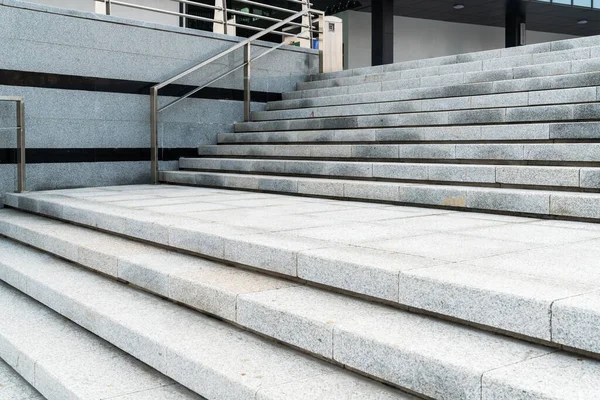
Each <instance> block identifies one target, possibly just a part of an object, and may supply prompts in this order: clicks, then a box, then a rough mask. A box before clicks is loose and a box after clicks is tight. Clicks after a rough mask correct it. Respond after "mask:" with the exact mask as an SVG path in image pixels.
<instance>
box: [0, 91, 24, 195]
mask: <svg viewBox="0 0 600 400" xmlns="http://www.w3.org/2000/svg"><path fill="white" fill-rule="evenodd" d="M0 101H6V102H14V103H16V106H17V111H16V116H17V121H16V122H17V126H15V127H7V128H1V130H3V131H4V130H16V131H17V192H19V193H22V192H24V191H25V190H26V185H25V172H26V171H25V164H26V160H25V99H24V98H23V97H0Z"/></svg>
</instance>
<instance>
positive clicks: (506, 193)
mask: <svg viewBox="0 0 600 400" xmlns="http://www.w3.org/2000/svg"><path fill="white" fill-rule="evenodd" d="M160 180H161V182H165V183H172V184H179V185H196V186H203V187H215V188H229V189H241V190H254V191H261V192H268V193H285V194H294V195H302V196H319V197H326V198H335V199H346V200H359V201H376V202H389V203H394V204H405V205H416V206H426V207H431V206H433V207H445V208H451V209H459V210H476V211H483V212H494V213H514V214H518V215H535V216H542V217H559V218H568V219H571V218H573V219H585V220H587V219H590V220H598V219H600V194H598V193H582V192H564V191H548V190H529V189H509V188H494V187H491V188H490V187H474V186H455V185H427V184H418V183H404V182H372V181H357V180H344V179H333V178H328V179H323V178H305V177H291V176H275V175H259V174H252V175H250V174H234V173H220V172H195V171H163V172H161V174H160Z"/></svg>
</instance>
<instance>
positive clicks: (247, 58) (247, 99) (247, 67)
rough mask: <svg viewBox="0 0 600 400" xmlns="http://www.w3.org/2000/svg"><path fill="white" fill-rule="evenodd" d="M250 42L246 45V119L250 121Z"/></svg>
mask: <svg viewBox="0 0 600 400" xmlns="http://www.w3.org/2000/svg"><path fill="white" fill-rule="evenodd" d="M250 50H251V48H250V43H248V44H247V45H246V46H245V47H244V63H245V64H244V121H245V122H248V121H250V60H251V56H252V55H251V51H250Z"/></svg>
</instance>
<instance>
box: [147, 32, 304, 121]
mask: <svg viewBox="0 0 600 400" xmlns="http://www.w3.org/2000/svg"><path fill="white" fill-rule="evenodd" d="M303 33H305V32H300V33H298V34H296V35H294V36H292V37H290V38H289V39H288V40H286V41H283V42H281V43H279V44H277V46H274V47H271V48H270V49H268V50H266V51H263V52H262V53H260V54H259V55H257V56H256V57H254V58H253V59H252V60H250V61H249V62H250V63H252V62H254V61H256V60H258V59H259V58H261V57H263V56H265V55H267V54H269V53H270V52H272V51H274V50H277V49H278V48H280V47H281V46H283V45H284V44H286V43H287V42H289V41H290V40H291V39H296V38H298V37H299V36H300V35H301V34H303ZM301 39H306V40H308V38H301ZM246 64H248V62H244V63H242V65H239V66H237V67H235V68H233V69H231V70H229V71H227V72H225V73H223V74H221V75H219V76H218V77H216V78H214V79H213V80H211V81H210V82H208V83H205V84H204V85H202V86H198V87H197V88H195V89H193V90H191V91H189V92H188V93H186V94H184V95H183V96H181V97H180V98H178V99H177V100H173V101H172V102H170V103H168V104H166V105H164V106H163V107H161V108H159V109H158V111H159V112H161V111H164V110H166V109H167V108H170V107H171V106H174V105H175V104H177V103H179V102H180V101H182V100H185V99H187V98H188V97H190V96H193V95H194V94H195V93H197V92H199V91H200V90H202V89H204V88H205V87H207V86H209V85H212V84H213V83H215V82H216V81H218V80H219V79H221V78H224V77H226V76H227V75H229V74H232V73H234V72H235V71H237V70H239V69H241V68H243V67H244V66H245V65H246Z"/></svg>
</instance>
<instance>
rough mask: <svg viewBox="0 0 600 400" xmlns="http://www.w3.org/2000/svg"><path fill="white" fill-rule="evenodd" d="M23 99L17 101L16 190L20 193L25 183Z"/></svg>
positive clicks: (23, 189)
mask: <svg viewBox="0 0 600 400" xmlns="http://www.w3.org/2000/svg"><path fill="white" fill-rule="evenodd" d="M25 162H26V160H25V101H24V100H22V99H21V100H19V101H17V192H19V193H22V192H24V191H25V190H27V188H26V184H25Z"/></svg>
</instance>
